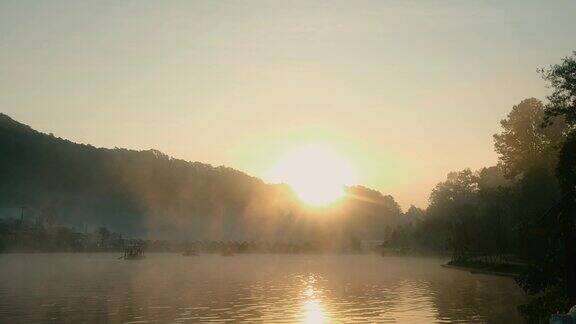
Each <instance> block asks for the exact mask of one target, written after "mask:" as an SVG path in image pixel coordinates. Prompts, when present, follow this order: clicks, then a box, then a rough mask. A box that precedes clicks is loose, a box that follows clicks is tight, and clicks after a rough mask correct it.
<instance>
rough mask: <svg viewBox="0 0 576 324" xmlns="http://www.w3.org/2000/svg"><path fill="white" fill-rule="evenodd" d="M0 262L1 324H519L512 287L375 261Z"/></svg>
mask: <svg viewBox="0 0 576 324" xmlns="http://www.w3.org/2000/svg"><path fill="white" fill-rule="evenodd" d="M119 256H120V254H119V253H95V254H66V253H62V254H2V255H0V278H1V279H0V323H34V322H54V323H82V322H87V323H96V322H97V323H102V322H107V323H199V322H200V323H227V322H260V323H295V322H296V323H362V322H366V323H432V322H439V323H444V322H446V323H447V322H463V323H468V322H469V323H486V322H489V323H517V322H522V320H521V318H520V316H519V314H518V312H517V310H516V306H517V305H519V304H521V303H523V302H524V300H525V297H524V294H523V293H522V291H521V290H520V289H519V288H518V286H517V285H516V284H515V283H514V280H512V279H510V278H504V277H495V276H489V275H482V274H470V273H468V272H465V271H459V270H453V269H446V268H442V267H441V266H440V265H441V264H442V263H444V262H445V261H446V260H444V259H439V258H417V257H381V256H379V255H331V254H326V255H266V254H262V255H236V256H232V257H223V256H219V255H201V256H196V257H184V256H181V255H179V254H160V253H158V254H153V253H150V254H148V255H147V258H146V259H143V260H120V259H118V257H119Z"/></svg>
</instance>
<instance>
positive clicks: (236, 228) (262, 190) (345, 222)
mask: <svg viewBox="0 0 576 324" xmlns="http://www.w3.org/2000/svg"><path fill="white" fill-rule="evenodd" d="M347 191H348V193H349V195H348V196H347V197H346V199H344V200H343V201H341V202H339V204H338V206H334V207H333V208H327V209H313V208H308V207H306V206H304V205H303V204H302V203H301V202H300V201H299V200H298V199H297V198H296V195H295V194H294V193H293V192H292V190H291V189H290V188H289V187H288V186H286V185H271V184H266V183H264V182H263V181H261V180H260V179H257V178H255V177H251V176H248V175H246V174H244V173H242V172H240V171H237V170H234V169H231V168H228V167H213V166H211V165H208V164H203V163H199V162H188V161H184V160H179V159H175V158H172V157H169V156H167V155H165V154H163V153H161V152H159V151H156V150H148V151H134V150H127V149H119V148H115V149H105V148H95V147H93V146H90V145H81V144H76V143H72V142H70V141H68V140H65V139H61V138H58V137H55V136H53V135H47V134H43V133H40V132H37V131H35V130H33V129H32V128H30V127H28V126H26V125H23V124H21V123H18V122H16V121H14V120H12V119H11V118H10V117H8V116H6V115H2V114H0V218H2V217H4V218H6V217H18V214H19V208H20V207H25V208H26V209H27V213H26V217H30V218H32V219H33V218H36V217H40V216H41V215H40V214H41V213H42V211H43V210H47V209H50V210H54V211H55V214H56V217H57V219H58V220H59V222H60V223H62V224H68V225H70V226H76V227H82V226H84V225H88V226H90V227H99V226H106V227H108V228H110V229H111V230H113V231H116V232H119V233H123V234H124V235H129V236H132V237H155V238H159V239H162V238H170V239H187V238H194V239H198V240H208V241H214V240H236V241H250V240H262V241H276V240H278V241H293V242H300V241H306V240H309V238H311V237H313V238H314V239H315V240H325V241H327V242H326V243H330V242H336V241H338V240H339V239H342V240H344V241H347V240H349V239H350V238H352V237H360V238H363V239H381V238H382V236H383V235H384V233H385V231H386V228H388V227H393V226H395V225H397V224H399V223H401V222H403V220H404V218H403V217H402V211H401V209H400V207H399V206H398V204H397V203H396V201H394V199H393V198H392V197H391V196H389V195H383V194H382V193H380V192H378V191H376V190H371V189H369V188H365V187H362V186H354V187H350V188H347ZM324 214H330V217H325V216H323V215H324ZM335 244H339V243H338V242H336V243H335Z"/></svg>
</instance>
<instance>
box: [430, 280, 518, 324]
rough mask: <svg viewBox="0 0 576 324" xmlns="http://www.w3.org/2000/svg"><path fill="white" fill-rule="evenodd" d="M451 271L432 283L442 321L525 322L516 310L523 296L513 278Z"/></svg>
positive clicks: (436, 306) (439, 316) (433, 297)
mask: <svg viewBox="0 0 576 324" xmlns="http://www.w3.org/2000/svg"><path fill="white" fill-rule="evenodd" d="M445 271H449V272H452V274H451V275H449V276H445V277H444V278H442V280H431V281H429V283H428V284H429V289H430V290H431V291H433V292H434V293H433V294H432V295H431V297H432V301H433V303H434V305H435V308H436V310H437V312H438V319H439V320H447V321H449V320H454V319H460V320H469V321H481V322H487V323H518V322H522V319H521V317H520V314H519V313H518V311H517V310H516V307H515V306H517V305H520V304H522V303H523V302H524V301H525V298H524V294H523V293H522V291H521V290H520V288H519V287H517V285H516V283H515V282H514V281H513V280H512V279H510V278H503V277H493V276H485V275H473V274H469V273H467V272H462V273H458V274H457V273H454V272H458V271H459V270H445Z"/></svg>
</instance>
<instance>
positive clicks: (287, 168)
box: [265, 144, 357, 206]
mask: <svg viewBox="0 0 576 324" xmlns="http://www.w3.org/2000/svg"><path fill="white" fill-rule="evenodd" d="M265 177H266V178H267V179H268V180H269V181H272V182H277V183H286V184H288V185H290V187H292V189H293V190H294V191H295V192H296V194H297V195H298V197H300V199H302V200H303V201H304V202H305V203H307V204H310V205H315V206H321V205H327V204H329V203H332V202H334V201H336V200H337V199H338V198H340V197H342V195H343V194H344V186H345V185H350V184H353V183H355V182H357V172H356V170H355V169H354V168H353V166H352V164H351V163H350V161H348V160H347V159H346V158H344V157H343V156H341V155H339V154H337V153H336V152H334V151H332V150H331V149H330V148H329V147H326V146H324V145H321V144H310V145H306V146H303V147H300V148H298V149H295V150H293V151H290V152H288V153H287V154H286V155H284V156H282V157H281V158H280V159H279V161H278V162H277V163H276V164H275V165H274V166H273V167H272V168H271V169H270V170H269V171H268V172H267V174H266V176H265Z"/></svg>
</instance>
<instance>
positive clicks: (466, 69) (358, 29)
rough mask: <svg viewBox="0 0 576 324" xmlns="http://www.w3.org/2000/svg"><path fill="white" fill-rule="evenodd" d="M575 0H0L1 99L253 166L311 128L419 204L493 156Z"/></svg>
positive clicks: (573, 34) (42, 123)
mask: <svg viewBox="0 0 576 324" xmlns="http://www.w3.org/2000/svg"><path fill="white" fill-rule="evenodd" d="M575 13H576V2H575V1H571V0H563V1H562V0H559V1H456V0H454V1H430V0H421V1H400V0H398V1H305V0H302V1H146V0H141V1H123V2H118V1H72V0H70V1H44V2H40V1H23V0H4V1H1V2H0V111H1V112H4V113H6V114H8V115H10V116H11V117H13V118H14V119H16V120H18V121H20V122H23V123H25V124H28V125H30V126H31V127H33V128H35V129H38V130H40V131H43V132H51V133H54V134H56V135H58V136H60V137H63V138H67V139H70V140H72V141H76V142H81V143H90V144H93V145H95V146H103V147H127V148H134V149H148V148H156V149H159V150H161V151H163V152H165V153H167V154H169V155H172V156H175V157H178V158H183V159H187V160H194V161H202V162H207V163H211V164H214V165H221V164H223V165H227V166H231V167H234V168H237V169H240V170H243V171H245V172H247V173H249V174H252V175H255V176H260V177H265V176H266V174H267V172H268V171H269V170H270V169H271V168H273V166H274V165H275V163H277V161H278V159H279V158H280V157H281V156H283V155H284V154H285V153H286V152H289V151H290V150H293V149H295V148H297V147H300V146H303V145H304V146H305V145H310V143H321V144H322V145H324V146H325V147H330V149H331V151H334V152H337V154H338V156H343V157H346V159H347V161H350V164H352V165H354V167H355V168H356V169H357V171H358V172H357V173H358V175H357V179H356V181H358V182H360V183H361V184H364V185H366V186H369V187H372V188H375V189H378V190H380V191H382V192H383V193H386V194H392V195H393V196H394V197H395V198H396V199H397V200H398V201H399V202H400V204H401V205H402V206H403V207H405V208H406V207H407V206H409V204H411V203H412V204H415V205H418V206H421V207H425V206H426V205H427V198H428V195H429V193H430V190H431V189H432V188H433V186H434V185H435V184H436V183H437V182H439V181H442V180H443V179H445V176H446V174H447V173H448V172H449V171H454V170H460V169H463V168H468V167H469V168H472V169H476V168H479V167H482V166H487V165H492V164H494V163H496V159H497V157H496V155H495V153H494V151H493V146H492V134H494V133H495V132H497V131H498V130H499V120H500V119H502V118H504V117H505V116H506V114H507V113H508V111H509V110H510V109H511V108H512V105H514V104H517V103H519V102H520V101H521V100H522V99H524V98H527V97H537V98H541V99H544V97H545V95H546V93H547V89H546V88H545V84H544V82H543V81H542V80H541V78H540V76H539V75H538V73H537V72H536V69H537V68H538V67H546V66H548V65H550V64H553V63H556V62H559V60H560V59H561V58H562V57H564V56H567V55H569V54H570V53H571V51H573V50H576V43H575V42H574V40H575V39H576V19H574V14H575Z"/></svg>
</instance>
